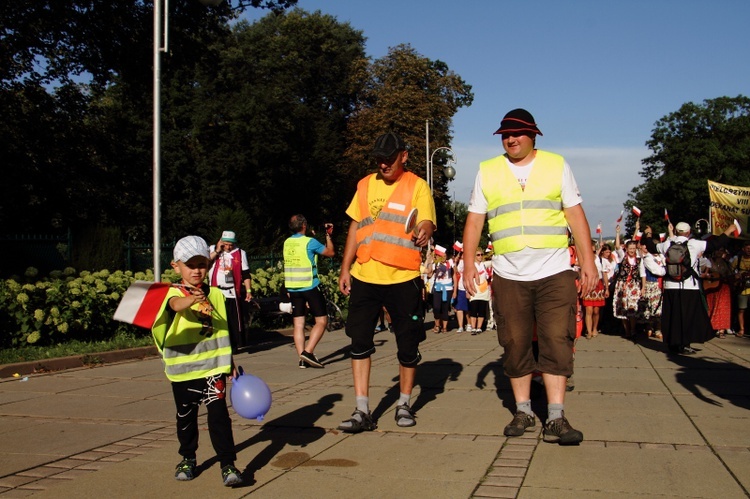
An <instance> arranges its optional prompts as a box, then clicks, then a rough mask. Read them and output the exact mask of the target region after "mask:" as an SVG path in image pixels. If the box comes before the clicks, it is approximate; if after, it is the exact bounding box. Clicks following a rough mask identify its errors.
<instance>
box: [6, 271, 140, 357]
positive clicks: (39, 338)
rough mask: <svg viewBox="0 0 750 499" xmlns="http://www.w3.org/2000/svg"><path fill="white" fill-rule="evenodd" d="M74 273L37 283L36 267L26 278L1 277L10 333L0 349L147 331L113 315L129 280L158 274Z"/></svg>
mask: <svg viewBox="0 0 750 499" xmlns="http://www.w3.org/2000/svg"><path fill="white" fill-rule="evenodd" d="M75 274H76V271H75V270H74V269H72V268H67V269H65V270H63V271H55V272H52V273H51V274H50V276H49V277H48V278H44V279H41V280H36V281H35V282H33V281H32V279H33V278H34V277H35V276H36V272H35V269H33V268H30V269H28V270H27V271H26V274H25V275H26V278H27V281H26V282H19V281H16V280H14V279H6V280H2V281H0V328H2V329H1V330H2V331H3V332H4V333H5V334H3V335H2V337H0V348H8V347H16V346H23V345H27V344H33V345H54V344H58V343H62V342H66V341H69V340H72V339H74V340H80V341H91V340H101V339H104V338H110V337H112V336H114V335H116V334H117V333H118V332H125V331H130V332H132V333H134V334H140V335H143V334H147V331H145V330H140V331H139V330H138V328H135V327H134V326H131V325H129V324H123V323H120V322H117V321H114V320H112V315H113V314H114V311H115V309H116V308H117V305H118V304H119V303H120V299H121V298H122V295H123V294H124V293H125V291H126V290H127V289H128V287H129V286H130V284H132V283H133V281H135V280H136V279H138V280H153V274H151V273H150V272H149V273H143V272H138V273H135V274H134V273H133V272H130V271H128V272H123V271H117V272H113V273H110V272H109V271H108V270H101V271H98V272H89V271H83V272H81V273H80V274H78V275H77V276H76V275H75Z"/></svg>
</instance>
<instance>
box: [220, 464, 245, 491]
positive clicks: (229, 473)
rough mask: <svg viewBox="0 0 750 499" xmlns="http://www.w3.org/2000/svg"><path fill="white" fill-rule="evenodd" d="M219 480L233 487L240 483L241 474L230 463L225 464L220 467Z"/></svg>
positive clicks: (226, 485)
mask: <svg viewBox="0 0 750 499" xmlns="http://www.w3.org/2000/svg"><path fill="white" fill-rule="evenodd" d="M221 481H222V482H223V483H224V486H225V487H233V486H235V485H240V484H241V483H242V474H241V473H240V471H239V470H238V469H237V468H235V467H234V466H233V465H231V464H227V465H226V466H224V467H223V468H222V469H221Z"/></svg>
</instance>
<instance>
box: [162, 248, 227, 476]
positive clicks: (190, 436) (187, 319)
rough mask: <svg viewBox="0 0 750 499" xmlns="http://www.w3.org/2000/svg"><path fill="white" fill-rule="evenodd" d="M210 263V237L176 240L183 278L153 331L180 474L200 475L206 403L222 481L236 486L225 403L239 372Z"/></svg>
mask: <svg viewBox="0 0 750 499" xmlns="http://www.w3.org/2000/svg"><path fill="white" fill-rule="evenodd" d="M208 267H209V252H208V245H207V244H206V241H204V240H203V239H202V238H200V237H198V236H187V237H183V238H182V239H180V240H179V241H177V244H176V245H175V248H174V260H173V261H172V268H174V270H175V272H177V273H178V274H179V275H180V276H181V277H182V281H181V283H180V284H179V285H178V286H175V287H172V288H170V289H169V292H168V293H167V296H166V298H165V299H164V302H163V303H162V305H161V309H160V310H159V314H158V316H157V319H156V322H155V323H154V326H153V328H152V329H151V332H152V334H153V336H154V341H155V343H156V346H157V348H158V349H159V352H160V353H161V354H162V357H163V359H164V365H165V372H166V375H167V378H168V379H169V380H170V381H171V382H172V393H173V395H174V401H175V405H176V406H177V439H178V440H179V442H180V449H179V453H180V455H181V456H182V461H180V463H179V464H178V465H177V469H176V471H175V478H176V479H177V480H192V479H193V478H195V476H196V451H197V450H198V433H199V432H198V408H199V406H200V404H201V403H205V404H206V410H207V411H208V432H209V435H210V436H211V443H212V444H213V447H214V450H215V451H216V456H217V458H218V460H219V463H220V464H221V476H222V481H223V483H224V485H226V486H227V487H231V486H233V485H239V484H240V483H242V477H241V474H240V472H239V471H238V470H237V468H235V466H234V461H235V460H236V459H237V455H236V454H235V448H234V436H233V435H232V421H231V419H230V417H229V410H228V409H227V401H226V386H227V374H230V373H231V374H232V375H234V376H235V377H236V374H237V373H236V371H235V368H234V362H233V360H232V345H231V343H230V340H229V326H228V323H227V312H226V306H225V304H224V295H223V294H222V292H221V290H220V289H219V288H212V287H209V286H208V284H206V283H205V282H204V281H205V278H206V274H207V272H208Z"/></svg>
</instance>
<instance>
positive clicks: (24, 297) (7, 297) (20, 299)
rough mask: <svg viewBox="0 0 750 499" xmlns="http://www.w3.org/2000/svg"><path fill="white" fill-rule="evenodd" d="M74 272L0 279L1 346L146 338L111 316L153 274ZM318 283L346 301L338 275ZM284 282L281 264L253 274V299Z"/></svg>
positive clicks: (168, 277)
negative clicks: (123, 335)
mask: <svg viewBox="0 0 750 499" xmlns="http://www.w3.org/2000/svg"><path fill="white" fill-rule="evenodd" d="M76 274H77V273H76V271H75V269H73V268H66V269H65V270H63V271H54V272H51V273H50V275H49V276H48V277H45V278H39V277H38V272H37V270H36V269H35V268H33V267H30V268H28V269H27V270H26V273H25V278H24V279H23V280H21V279H18V280H16V279H5V280H2V281H0V348H13V347H18V346H24V345H28V344H35V345H54V344H59V343H64V342H66V341H69V340H74V339H75V340H80V341H100V340H104V339H109V338H112V337H114V336H116V335H117V334H119V333H127V332H129V333H132V334H136V335H147V334H149V331H147V330H145V329H142V328H137V327H135V326H131V325H129V324H124V323H121V322H118V321H115V320H113V319H112V316H113V314H114V312H115V309H116V308H117V305H118V304H119V303H120V299H121V298H122V296H123V294H124V293H125V291H126V290H127V289H128V287H129V286H130V285H131V284H132V283H133V282H134V281H136V280H144V281H153V280H154V275H153V273H152V272H151V271H148V272H131V271H119V270H118V271H116V272H110V271H108V270H101V271H98V272H88V271H83V272H80V273H78V274H77V275H76ZM162 280H163V281H167V282H177V281H178V280H179V276H177V275H176V274H175V272H174V271H173V270H171V269H170V270H168V271H166V272H164V273H163V274H162ZM320 280H321V284H322V287H323V289H324V292H325V293H326V295H327V296H328V297H329V298H330V299H332V300H333V301H334V302H336V303H337V304H338V305H339V306H342V305H343V304H344V301H345V300H344V296H343V295H342V294H341V293H340V292H339V290H338V272H335V271H333V270H329V271H328V272H327V273H326V274H322V275H321V276H320ZM283 284H284V272H283V266H282V265H281V264H278V265H276V266H275V267H268V268H265V269H258V270H256V271H255V272H254V273H253V296H254V297H256V298H259V297H264V296H273V295H277V294H279V293H280V291H281V289H282V286H283ZM342 308H343V307H342Z"/></svg>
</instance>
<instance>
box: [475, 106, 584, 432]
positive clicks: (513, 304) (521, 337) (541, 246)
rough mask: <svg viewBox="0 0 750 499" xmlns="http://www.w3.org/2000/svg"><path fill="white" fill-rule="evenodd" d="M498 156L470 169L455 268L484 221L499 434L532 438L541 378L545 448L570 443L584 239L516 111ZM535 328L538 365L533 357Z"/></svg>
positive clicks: (555, 172)
mask: <svg viewBox="0 0 750 499" xmlns="http://www.w3.org/2000/svg"><path fill="white" fill-rule="evenodd" d="M495 134H496V135H501V136H502V144H503V149H505V154H503V155H501V156H497V157H495V158H492V159H490V160H487V161H484V162H482V163H481V164H480V166H479V174H478V175H477V178H476V181H475V184H474V191H473V192H472V194H471V200H470V202H469V213H468V216H467V218H466V226H465V228H464V239H463V240H464V260H466V259H467V258H466V255H469V258H471V255H473V254H474V250H475V249H476V247H477V244H478V243H479V237H480V236H481V234H482V231H483V229H484V222H485V219H487V220H488V223H489V228H490V237H491V239H492V246H493V252H494V255H493V257H492V268H493V273H494V277H493V279H492V291H493V300H494V305H495V307H494V310H495V317H496V320H497V333H498V339H499V341H500V344H501V345H502V346H503V348H504V350H505V351H504V361H503V369H504V371H505V374H506V375H507V376H508V377H509V378H510V384H511V388H512V390H513V396H514V398H515V402H516V412H515V415H514V417H513V420H512V421H511V422H510V424H508V425H507V426H506V427H505V429H504V431H503V433H504V435H505V436H508V437H516V436H520V435H523V434H524V432H527V431H533V430H534V427H535V426H536V419H535V417H534V413H533V411H532V410H531V380H532V375H533V372H534V371H537V370H538V371H540V372H541V373H542V377H543V379H544V386H545V391H546V393H547V411H548V412H547V421H546V423H545V425H544V430H543V439H544V441H545V442H556V443H560V444H578V443H580V442H581V441H582V440H583V433H582V432H580V431H578V430H576V429H574V428H573V427H571V426H570V424H569V423H568V420H567V419H566V418H565V413H564V401H565V383H566V379H567V377H568V376H570V375H572V374H573V345H574V342H575V337H576V331H575V321H576V309H577V300H578V296H577V294H580V295H581V296H586V295H587V294H588V293H589V292H591V290H592V289H593V288H594V287H595V286H596V283H597V282H598V273H597V271H596V267H595V265H594V251H593V249H592V247H591V233H590V230H589V226H588V221H587V220H586V214H585V213H584V211H583V207H582V206H581V202H582V200H581V196H580V194H579V192H578V187H577V186H576V183H575V178H574V177H573V174H572V172H571V171H570V167H569V166H568V163H567V162H566V161H565V159H564V158H563V157H562V156H559V155H557V154H553V153H549V152H546V151H541V150H538V149H536V136H537V135H541V134H542V132H541V131H540V130H539V128H538V127H537V125H536V123H535V121H534V117H533V116H532V115H531V113H529V112H528V111H526V110H525V109H514V110H512V111H510V112H509V113H507V114H506V115H505V117H503V120H502V122H501V126H500V128H499V129H498V130H497V131H496V132H495ZM568 226H569V227H570V229H571V230H572V232H573V236H574V237H575V240H576V243H577V244H578V255H579V263H580V267H581V270H580V279H579V281H578V283H576V277H577V275H576V273H575V272H573V270H572V269H571V266H570V255H569V253H568V235H567V234H568ZM477 282H478V281H477V272H476V270H475V269H474V267H473V265H471V263H470V262H468V264H467V263H465V265H464V286H465V287H466V294H467V295H468V296H471V295H473V294H474V293H475V292H476V283H477ZM535 324H536V326H537V336H538V340H539V359H538V360H537V359H535V358H534V355H533V350H532V341H533V337H534V325H535Z"/></svg>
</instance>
